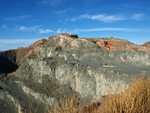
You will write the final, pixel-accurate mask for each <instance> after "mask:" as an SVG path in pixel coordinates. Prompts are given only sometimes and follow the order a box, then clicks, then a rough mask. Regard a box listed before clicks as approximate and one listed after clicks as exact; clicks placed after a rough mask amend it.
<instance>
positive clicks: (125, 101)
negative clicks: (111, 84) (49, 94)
mask: <svg viewBox="0 0 150 113" xmlns="http://www.w3.org/2000/svg"><path fill="white" fill-rule="evenodd" d="M76 99H77V97H74V96H73V97H71V98H70V97H67V98H65V100H64V101H62V100H61V101H60V103H59V106H53V108H54V109H53V110H52V109H47V110H46V112H45V113H150V80H148V78H140V79H137V80H135V82H134V83H133V84H132V85H131V86H130V88H129V89H128V90H126V91H125V92H124V93H120V94H116V95H108V96H107V97H105V98H104V99H103V101H102V103H99V102H97V103H93V104H89V105H87V106H81V105H78V107H77V106H74V105H75V104H74V103H75V102H76Z"/></svg>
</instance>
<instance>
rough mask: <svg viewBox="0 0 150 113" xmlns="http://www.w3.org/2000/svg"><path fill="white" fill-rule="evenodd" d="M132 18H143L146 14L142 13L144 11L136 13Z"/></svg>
mask: <svg viewBox="0 0 150 113" xmlns="http://www.w3.org/2000/svg"><path fill="white" fill-rule="evenodd" d="M132 18H133V19H134V20H142V19H143V18H144V14H142V13H139V14H134V15H133V16H132Z"/></svg>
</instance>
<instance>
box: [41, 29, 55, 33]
mask: <svg viewBox="0 0 150 113" xmlns="http://www.w3.org/2000/svg"><path fill="white" fill-rule="evenodd" d="M51 32H53V30H50V29H45V30H44V29H39V33H51Z"/></svg>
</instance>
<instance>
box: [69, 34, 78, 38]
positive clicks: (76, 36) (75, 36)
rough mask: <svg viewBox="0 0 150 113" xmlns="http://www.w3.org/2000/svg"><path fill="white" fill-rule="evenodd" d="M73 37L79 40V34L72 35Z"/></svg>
mask: <svg viewBox="0 0 150 113" xmlns="http://www.w3.org/2000/svg"><path fill="white" fill-rule="evenodd" d="M71 37H73V38H79V37H78V35H77V34H75V35H71Z"/></svg>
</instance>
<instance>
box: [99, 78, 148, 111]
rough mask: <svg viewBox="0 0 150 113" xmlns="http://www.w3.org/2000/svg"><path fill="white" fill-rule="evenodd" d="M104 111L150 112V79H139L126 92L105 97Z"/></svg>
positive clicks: (102, 107)
mask: <svg viewBox="0 0 150 113" xmlns="http://www.w3.org/2000/svg"><path fill="white" fill-rule="evenodd" d="M100 109H101V112H102V113H150V80H148V78H141V79H137V80H136V81H135V82H134V83H133V84H132V85H131V87H130V88H129V89H128V90H126V91H125V92H124V93H121V94H117V95H110V96H108V97H107V98H105V99H104V101H103V103H102V105H101V107H100Z"/></svg>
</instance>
